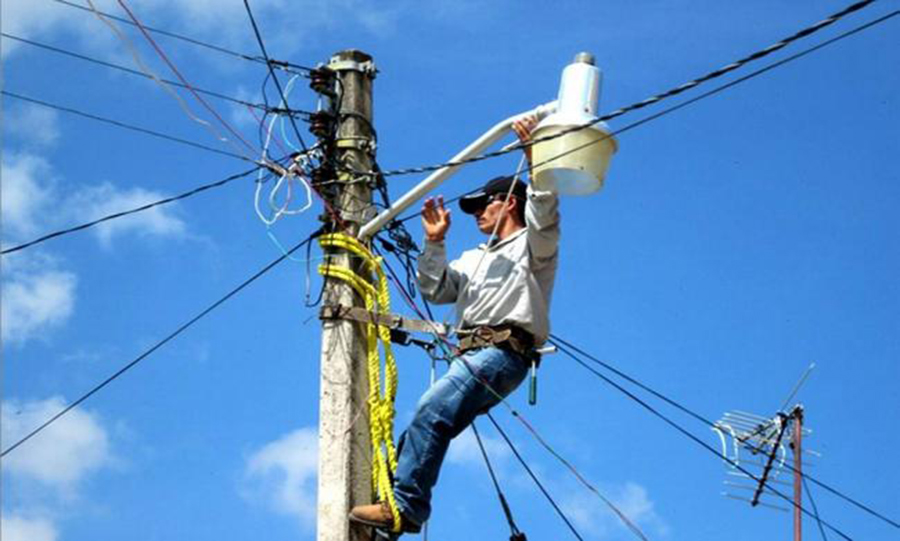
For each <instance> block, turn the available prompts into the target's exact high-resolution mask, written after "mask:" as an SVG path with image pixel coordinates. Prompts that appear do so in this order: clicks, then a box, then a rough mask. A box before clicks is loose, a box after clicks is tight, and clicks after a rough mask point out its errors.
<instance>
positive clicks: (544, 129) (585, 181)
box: [359, 53, 617, 239]
mask: <svg viewBox="0 0 900 541" xmlns="http://www.w3.org/2000/svg"><path fill="white" fill-rule="evenodd" d="M599 97H600V70H599V69H598V68H597V67H596V66H595V65H594V56H593V55H592V54H590V53H579V54H578V55H577V56H576V57H575V61H574V62H573V63H572V64H569V65H568V66H566V68H565V69H564V70H563V75H562V82H561V83H560V89H559V99H558V100H555V101H551V102H549V103H545V104H543V105H539V106H537V107H535V108H534V109H532V110H530V111H525V112H524V113H519V114H517V115H513V116H511V117H509V118H507V119H505V120H503V121H501V122H498V123H497V124H495V125H494V126H493V127H492V128H491V129H489V130H488V131H486V132H485V133H484V134H482V135H481V137H479V138H478V139H476V140H475V141H473V142H472V143H470V144H469V146H467V147H466V148H464V149H463V150H462V151H461V152H459V153H458V154H457V155H456V156H454V157H453V158H451V159H450V163H457V165H448V166H445V167H442V168H440V169H438V170H437V171H435V172H434V173H432V174H431V175H429V176H428V177H427V178H425V180H423V181H422V182H420V183H419V184H417V185H416V186H415V187H414V188H413V189H411V190H410V191H408V192H406V193H405V194H404V195H403V196H402V197H400V198H399V199H398V200H397V201H396V202H395V203H394V204H393V205H391V207H390V208H388V209H385V210H383V211H381V213H379V214H378V215H377V216H376V217H375V218H373V219H372V220H371V221H369V222H368V223H366V224H365V225H364V226H363V227H362V228H361V229H360V231H359V238H361V239H366V238H368V237H371V236H372V235H374V234H375V233H377V232H378V231H379V230H380V229H381V228H382V227H384V226H385V225H386V224H387V223H388V222H389V221H391V220H392V219H393V218H394V217H395V216H397V215H398V214H400V213H401V212H403V211H404V210H406V209H407V208H409V207H410V206H412V205H413V204H415V203H416V202H417V201H419V200H420V199H421V198H422V197H424V196H425V195H427V194H428V193H429V192H431V191H432V190H434V189H435V188H437V187H438V186H440V185H441V183H443V182H444V181H445V180H447V179H448V178H450V177H451V176H452V175H453V174H455V173H456V171H457V170H458V169H459V168H460V167H462V165H463V163H458V162H465V161H466V160H467V159H469V158H472V157H473V156H476V155H478V154H480V153H482V152H484V151H485V150H486V149H487V148H488V147H490V146H491V145H493V144H494V143H496V142H497V141H498V140H499V139H500V138H501V137H503V136H504V135H506V134H507V133H508V132H509V131H510V130H511V129H512V125H513V123H514V122H516V121H517V120H520V119H522V118H525V117H528V116H532V115H534V116H537V118H538V119H539V120H540V123H539V124H538V125H537V127H536V128H535V130H534V132H533V133H532V138H533V139H535V140H537V141H538V142H536V143H535V144H534V146H533V149H532V153H533V155H532V161H533V164H534V171H533V172H532V178H533V180H534V184H535V187H536V188H538V189H545V190H551V191H555V192H557V193H560V194H565V195H584V194H589V193H593V192H595V191H597V190H599V189H600V188H601V187H602V185H603V179H604V177H605V176H606V170H607V168H608V167H609V160H610V158H611V156H612V155H613V153H615V151H616V148H617V145H616V141H615V139H613V137H612V136H611V135H610V133H609V131H608V128H607V126H606V125H605V124H603V123H596V124H592V122H593V121H594V120H595V119H596V117H597V101H598V98H599ZM576 127H580V129H576ZM565 130H570V131H569V133H566V134H565V135H561V136H559V137H555V138H551V139H549V140H547V141H540V139H541V138H542V137H550V136H553V135H555V134H559V133H560V132H563V131H565Z"/></svg>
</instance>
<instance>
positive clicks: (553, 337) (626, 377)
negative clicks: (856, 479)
mask: <svg viewBox="0 0 900 541" xmlns="http://www.w3.org/2000/svg"><path fill="white" fill-rule="evenodd" d="M550 338H551V340H553V341H555V342H558V343H560V344H563V345H565V346H566V347H568V348H569V349H571V350H573V351H575V352H576V353H578V354H579V355H582V356H583V357H585V358H587V359H589V360H590V361H592V362H594V363H596V364H597V365H599V366H601V367H603V368H605V369H606V370H609V371H610V372H612V373H613V374H615V375H617V376H619V377H620V378H622V379H624V380H625V381H627V382H629V383H631V384H632V385H635V386H636V387H638V388H640V389H641V390H644V391H646V392H648V393H650V394H651V395H653V396H655V397H656V398H658V399H660V400H662V401H663V402H665V403H666V404H669V405H670V406H672V407H673V408H675V409H677V410H678V411H680V412H682V413H684V414H686V415H688V416H690V417H693V418H694V419H696V420H697V421H700V422H701V423H703V424H704V425H706V426H708V427H710V428H713V427H715V426H716V424H715V423H714V422H712V421H711V420H709V419H707V418H706V417H704V416H702V415H700V414H699V413H697V412H695V411H692V410H691V409H689V408H687V407H686V406H683V405H682V404H680V403H678V402H676V401H675V400H673V399H671V398H669V397H668V396H666V395H664V394H662V393H660V392H659V391H656V390H655V389H653V388H652V387H650V386H648V385H646V384H644V383H641V382H640V381H638V380H637V379H635V378H633V377H632V376H629V375H628V374H626V373H624V372H622V371H621V370H619V369H617V368H616V367H614V366H612V365H611V364H609V363H607V362H604V361H602V360H600V359H599V358H597V357H595V356H593V355H591V354H590V353H587V352H586V351H584V350H583V349H581V348H579V347H578V346H576V345H574V344H572V343H571V342H568V341H566V340H565V339H563V338H560V337H559V336H558V335H556V334H553V333H551V334H550ZM704 445H705V444H704ZM749 448H750V449H752V447H749ZM716 453H717V454H718V451H716ZM783 467H784V468H787V469H788V470H790V471H791V472H792V473H797V474H799V475H801V476H802V477H803V478H804V479H809V480H810V481H811V482H812V483H814V484H816V485H818V486H819V487H821V488H823V489H825V490H827V491H828V492H831V493H832V494H834V495H835V496H837V497H839V498H841V499H843V500H844V501H846V502H847V503H850V504H852V505H854V506H856V507H857V508H859V509H861V510H863V511H865V512H866V513H868V514H870V515H872V516H874V517H876V518H879V519H881V520H882V521H884V522H886V523H888V524H890V525H891V526H893V527H895V528H898V529H900V523H898V522H897V521H896V520H892V519H890V518H888V517H887V516H885V515H883V514H881V513H879V512H878V511H875V510H874V509H872V508H871V507H869V506H867V505H865V504H863V503H861V502H859V501H858V500H856V499H854V498H852V497H850V496H848V495H846V494H844V493H843V492H841V491H839V490H837V489H836V488H833V487H831V486H829V485H827V484H825V483H824V482H822V481H820V480H818V479H816V478H815V477H813V476H811V475H809V474H808V473H805V472H798V471H797V470H795V469H794V467H793V466H791V465H790V464H788V463H785V464H784V465H783Z"/></svg>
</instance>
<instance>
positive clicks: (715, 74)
mask: <svg viewBox="0 0 900 541" xmlns="http://www.w3.org/2000/svg"><path fill="white" fill-rule="evenodd" d="M874 1H875V0H864V1H862V2H857V3H855V4H853V5H851V6H849V7H847V8H845V9H843V10H841V11H840V12H838V13H835V14H834V15H831V16H830V17H828V18H826V19H824V20H822V21H820V22H818V23H816V24H814V25H812V26H810V27H807V28H805V29H803V30H800V31H799V32H796V33H794V34H793V35H791V36H789V37H787V38H785V39H782V40H781V41H779V42H777V43H775V44H772V45H770V46H768V47H766V48H765V49H761V50H759V51H756V52H754V53H752V54H750V55H747V56H745V57H744V58H742V59H740V60H736V61H734V62H732V63H730V64H728V65H727V66H724V67H721V68H719V69H716V70H713V71H711V72H709V73H707V74H706V75H703V76H700V77H698V78H696V79H694V80H692V81H689V82H687V83H684V84H681V85H679V86H677V87H675V88H672V89H669V90H667V91H665V92H662V93H659V94H657V95H655V96H652V97H650V98H647V99H644V100H641V101H639V102H635V103H632V104H631V105H627V106H625V107H622V108H620V109H616V110H615V111H613V112H612V113H609V114H606V115H603V116H601V117H598V118H596V119H594V120H591V121H590V122H586V123H584V124H579V125H577V126H572V127H570V128H567V129H565V130H562V131H560V132H558V133H555V134H552V135H548V136H545V137H539V138H536V139H532V140H531V141H528V142H525V143H519V144H516V145H513V146H511V147H507V148H504V149H501V150H496V151H493V152H487V153H485V154H480V155H478V156H473V157H471V158H466V159H463V160H457V161H450V162H444V163H439V164H435V165H428V166H423V167H411V168H407V169H394V170H391V171H384V172H383V173H382V174H383V175H384V176H397V175H409V174H413V173H427V172H430V171H437V170H438V169H443V168H445V167H455V166H459V165H463V164H466V163H472V162H478V161H483V160H487V159H490V158H496V157H498V156H503V155H506V154H509V153H511V152H515V151H517V150H522V149H524V148H528V147H531V146H533V145H535V144H537V143H541V142H544V141H550V140H552V139H557V138H559V137H563V136H565V135H568V134H570V133H573V132H576V131H580V130H584V129H587V128H589V127H591V126H593V125H595V124H599V123H600V122H605V121H607V120H611V119H613V118H616V117H619V116H622V115H624V114H625V113H628V112H630V111H635V110H637V109H642V108H644V107H647V106H648V105H651V104H654V103H658V102H660V101H662V100H664V99H666V98H670V97H672V96H676V95H678V94H681V93H682V92H685V91H687V90H689V89H691V88H694V87H696V86H699V85H700V84H703V83H705V82H707V81H710V80H712V79H716V78H719V77H721V76H723V75H725V74H727V73H729V72H732V71H734V70H736V69H738V68H740V67H742V66H744V65H746V64H748V63H750V62H753V61H755V60H759V59H761V58H764V57H766V56H768V55H770V54H772V53H773V52H775V51H778V50H779V49H782V48H784V47H786V46H787V45H789V44H790V43H793V42H794V41H796V40H798V39H801V38H804V37H807V36H809V35H811V34H813V33H815V32H818V31H819V30H821V29H823V28H825V27H827V26H830V25H831V24H833V23H834V22H836V21H838V20H840V19H841V18H843V17H845V16H846V15H849V14H850V13H853V12H855V11H858V10H860V9H862V8H864V7H866V6H868V5H869V4H871V3H872V2H874ZM897 13H898V12H896V11H895V12H894V13H891V14H889V15H887V16H885V17H882V18H880V19H877V20H875V21H873V22H871V23H868V24H866V25H863V26H862V27H858V28H857V29H854V30H852V31H850V32H847V33H845V34H842V35H841V36H839V37H838V38H835V39H832V40H828V41H826V42H824V43H823V44H820V45H819V46H817V47H813V48H811V49H808V50H807V51H804V53H802V54H799V55H794V56H792V57H789V58H788V59H785V60H783V61H779V62H776V63H774V64H772V65H771V66H768V67H767V68H766V69H762V70H758V71H756V72H754V73H753V74H751V75H750V76H745V77H742V78H741V79H738V80H737V81H734V82H732V83H729V84H728V85H724V86H722V87H719V88H718V89H717V90H716V91H715V92H711V93H706V94H704V95H703V96H702V97H701V98H699V99H702V98H703V97H708V96H710V95H712V94H714V93H717V92H718V91H721V90H724V89H725V88H729V87H731V86H734V84H737V83H738V82H743V81H746V80H748V79H751V78H752V77H756V76H757V75H760V74H762V73H764V72H766V71H768V70H769V69H772V68H773V67H777V66H781V65H783V64H785V63H787V62H789V61H791V60H795V59H797V58H799V57H800V56H805V54H808V53H809V52H812V51H814V50H817V49H820V48H821V47H823V46H825V45H828V44H830V43H833V42H834V41H838V40H839V39H843V37H846V36H847V35H850V34H855V33H856V32H858V31H861V30H864V29H866V28H868V27H870V26H873V25H875V24H878V23H880V22H883V21H884V20H887V19H889V18H891V17H893V16H894V15H896V14H897ZM695 101H699V100H698V99H696V98H695V99H693V100H689V101H687V102H685V103H684V104H682V105H681V107H683V106H684V105H687V104H690V103H694V102H695ZM677 108H680V107H677ZM668 112H671V110H668V111H666V112H665V113H664V114H666V113H668ZM658 116H662V115H653V116H651V117H648V119H653V118H658ZM631 127H634V126H631ZM622 131H624V130H619V131H616V132H613V133H612V134H611V135H610V136H612V135H615V134H616V133H621V132H622ZM606 137H609V136H606ZM606 137H602V138H600V139H598V140H597V141H601V140H603V139H604V138H606ZM597 141H592V142H591V143H590V144H593V143H595V142H597ZM579 148H581V147H579ZM576 150H577V149H576Z"/></svg>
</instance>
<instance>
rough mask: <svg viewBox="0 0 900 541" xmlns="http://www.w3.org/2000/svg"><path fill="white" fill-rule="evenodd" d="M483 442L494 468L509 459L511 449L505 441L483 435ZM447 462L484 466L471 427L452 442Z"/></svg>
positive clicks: (482, 457)
mask: <svg viewBox="0 0 900 541" xmlns="http://www.w3.org/2000/svg"><path fill="white" fill-rule="evenodd" d="M479 434H481V433H479ZM481 442H482V443H483V444H484V448H485V451H487V455H488V458H490V460H491V465H492V466H494V467H496V466H497V464H499V463H501V462H502V461H505V460H506V459H507V458H509V456H510V451H509V447H508V446H507V445H506V443H504V442H503V441H501V440H499V439H494V438H489V437H487V436H485V435H484V434H481ZM447 462H449V463H451V464H458V465H479V466H480V465H483V464H484V456H482V454H481V449H480V448H479V447H478V440H476V439H475V433H474V432H473V431H472V428H471V427H469V428H467V429H466V430H465V431H464V432H463V433H462V434H460V435H459V436H457V437H456V438H455V439H454V440H453V441H452V442H450V449H448V450H447Z"/></svg>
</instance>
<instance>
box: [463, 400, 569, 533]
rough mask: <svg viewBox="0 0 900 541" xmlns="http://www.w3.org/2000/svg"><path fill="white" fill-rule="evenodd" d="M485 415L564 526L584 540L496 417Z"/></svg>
mask: <svg viewBox="0 0 900 541" xmlns="http://www.w3.org/2000/svg"><path fill="white" fill-rule="evenodd" d="M485 415H487V418H488V419H489V420H490V421H491V424H493V425H494V428H496V429H497V432H499V433H500V435H501V436H502V437H503V441H505V442H506V445H508V446H509V449H510V450H511V451H512V452H513V454H514V455H516V460H518V461H519V464H521V465H522V467H523V468H525V471H526V472H528V476H529V477H531V480H532V481H534V484H535V485H537V487H538V489H539V490H540V491H541V493H542V494H543V495H544V497H545V498H546V499H547V501H548V502H550V505H551V506H553V509H554V510H556V514H557V515H559V517H560V518H561V519H562V520H563V522H565V523H566V526H568V527H569V530H570V531H571V532H572V534H573V535H574V536H575V538H576V539H578V540H579V541H584V538H583V537H581V534H579V533H578V530H576V529H575V526H573V525H572V522H571V521H570V520H569V517H567V516H566V514H565V513H563V511H562V509H560V508H559V505H557V503H556V501H555V500H554V499H553V496H551V495H550V493H549V492H547V489H546V488H544V485H543V483H541V481H540V479H538V478H537V476H536V475H535V474H534V472H533V471H531V468H530V467H528V463H527V462H525V459H524V458H522V455H520V454H519V450H518V449H516V446H515V445H513V442H512V441H511V440H510V439H509V436H507V435H506V432H504V431H503V429H502V428H501V427H500V424H499V423H497V421H496V419H494V416H493V415H491V414H490V412H488V413H486V414H485ZM473 426H474V425H473Z"/></svg>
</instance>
